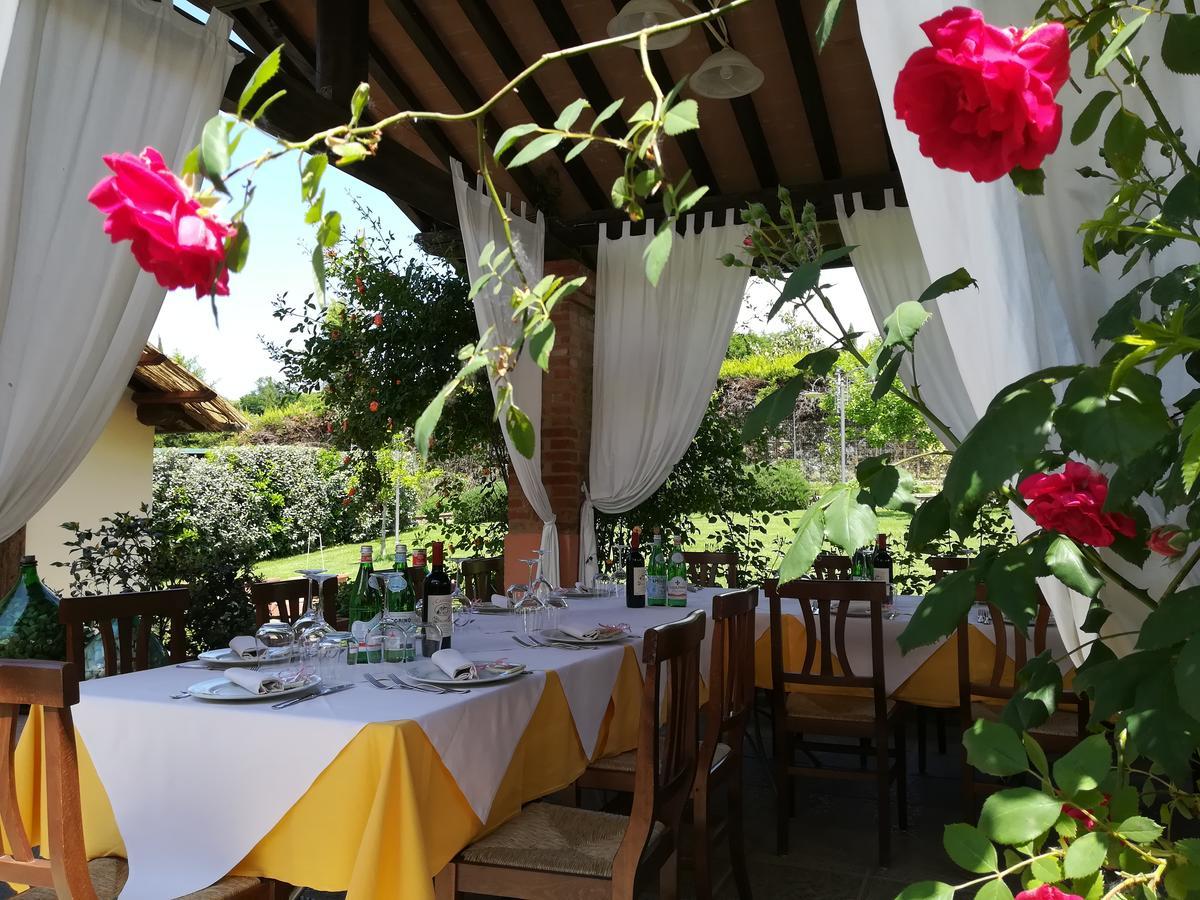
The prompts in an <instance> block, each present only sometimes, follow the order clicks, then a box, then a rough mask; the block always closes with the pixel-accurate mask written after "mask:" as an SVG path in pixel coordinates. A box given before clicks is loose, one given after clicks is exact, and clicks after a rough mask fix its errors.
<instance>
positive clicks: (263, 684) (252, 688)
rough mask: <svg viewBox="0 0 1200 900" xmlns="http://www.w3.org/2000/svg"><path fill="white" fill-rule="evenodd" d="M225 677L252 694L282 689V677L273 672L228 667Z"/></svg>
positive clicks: (269, 692) (271, 692)
mask: <svg viewBox="0 0 1200 900" xmlns="http://www.w3.org/2000/svg"><path fill="white" fill-rule="evenodd" d="M225 678H226V679H227V680H229V681H232V682H233V683H234V684H237V685H241V686H242V687H244V688H245V689H246V690H248V691H249V692H250V693H252V694H273V693H275V692H276V691H282V690H283V687H284V685H283V679H282V678H280V677H279V675H278V674H277V673H275V672H256V671H255V670H254V669H229V670H227V671H226V672H225Z"/></svg>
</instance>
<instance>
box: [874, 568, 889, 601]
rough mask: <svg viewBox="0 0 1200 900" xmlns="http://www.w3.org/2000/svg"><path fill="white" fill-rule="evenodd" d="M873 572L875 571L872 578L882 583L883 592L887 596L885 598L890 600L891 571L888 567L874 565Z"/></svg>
mask: <svg viewBox="0 0 1200 900" xmlns="http://www.w3.org/2000/svg"><path fill="white" fill-rule="evenodd" d="M874 572H875V577H874V578H873V579H872V580H873V581H878V582H880V583H882V584H883V586H884V588H885V591H884V594H885V596H886V597H887V599H888V600H889V601H890V600H891V599H892V573H891V571H890V570H889V569H885V568H883V567H882V566H875V569H874Z"/></svg>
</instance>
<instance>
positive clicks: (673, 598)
mask: <svg viewBox="0 0 1200 900" xmlns="http://www.w3.org/2000/svg"><path fill="white" fill-rule="evenodd" d="M687 592H688V578H687V562H686V561H685V560H684V558H683V537H682V536H681V535H678V534H677V535H675V546H674V547H673V548H672V550H671V559H670V561H669V562H668V563H667V606H687Z"/></svg>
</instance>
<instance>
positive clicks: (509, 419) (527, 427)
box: [504, 402, 537, 459]
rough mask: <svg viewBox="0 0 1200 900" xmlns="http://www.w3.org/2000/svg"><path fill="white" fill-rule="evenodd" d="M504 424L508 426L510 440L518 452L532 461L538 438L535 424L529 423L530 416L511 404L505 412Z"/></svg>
mask: <svg viewBox="0 0 1200 900" xmlns="http://www.w3.org/2000/svg"><path fill="white" fill-rule="evenodd" d="M504 424H505V425H506V426H507V429H506V430H507V431H508V437H509V440H511V441H512V444H513V447H514V448H516V451H517V452H518V453H520V454H521V455H522V456H523V457H525V458H526V459H532V458H533V450H534V447H535V446H536V443H537V438H536V436H535V435H534V433H533V422H531V421H529V416H527V415H525V411H524V410H523V409H521V408H520V407H519V406H517V405H516V404H515V403H511V402H510V403H509V404H508V409H506V410H505V411H504Z"/></svg>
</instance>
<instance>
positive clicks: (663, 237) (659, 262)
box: [642, 222, 675, 287]
mask: <svg viewBox="0 0 1200 900" xmlns="http://www.w3.org/2000/svg"><path fill="white" fill-rule="evenodd" d="M674 239H675V230H674V229H673V228H672V227H671V223H670V222H668V223H667V224H665V225H663V226H662V227H660V228H659V229H658V233H657V234H655V235H654V240H652V241H651V242H650V243H649V244H647V245H646V249H645V251H644V252H643V254H642V260H643V262H644V263H645V265H646V280H647V281H649V282H650V284H652V285H653V286H654V287H658V279H660V278H662V273H663V269H665V268H666V266H667V259H668V258H669V257H670V256H671V243H672V241H674Z"/></svg>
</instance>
